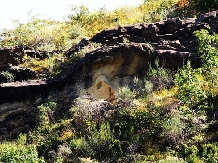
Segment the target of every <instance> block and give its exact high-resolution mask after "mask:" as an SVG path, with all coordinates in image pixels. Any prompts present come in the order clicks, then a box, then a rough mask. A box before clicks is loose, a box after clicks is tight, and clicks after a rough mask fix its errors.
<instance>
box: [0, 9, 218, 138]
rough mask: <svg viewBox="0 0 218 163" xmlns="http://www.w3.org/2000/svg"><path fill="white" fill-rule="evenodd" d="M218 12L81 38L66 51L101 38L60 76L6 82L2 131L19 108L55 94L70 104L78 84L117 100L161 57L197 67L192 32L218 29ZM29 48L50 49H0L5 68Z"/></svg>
mask: <svg viewBox="0 0 218 163" xmlns="http://www.w3.org/2000/svg"><path fill="white" fill-rule="evenodd" d="M217 13H218V12H216V11H215V12H211V13H207V14H205V15H202V16H201V17H200V18H198V19H194V18H189V19H184V20H181V19H179V18H172V19H167V20H164V21H161V22H156V23H153V24H146V23H140V24H135V25H129V26H123V27H118V28H114V29H106V30H104V31H102V32H100V33H98V34H96V35H95V36H94V37H93V38H91V39H83V40H81V42H80V43H79V44H77V45H75V46H73V47H72V48H71V49H69V50H68V51H66V52H65V56H66V57H68V58H73V57H74V55H75V54H76V53H78V52H80V51H82V50H84V49H86V48H88V47H90V46H91V45H92V44H93V43H94V44H95V43H100V44H101V45H100V46H99V47H98V48H95V50H92V51H90V52H88V53H86V54H84V57H82V58H77V59H75V61H74V62H73V63H72V64H71V65H70V66H68V67H67V68H66V69H65V71H64V72H63V73H62V74H61V75H59V76H57V77H56V78H53V79H49V80H46V81H43V80H38V81H36V80H27V79H28V77H26V78H25V80H26V81H22V82H21V81H16V82H11V83H2V84H1V85H0V135H1V130H2V132H9V131H12V129H9V128H6V129H4V124H5V123H6V122H8V117H10V116H11V115H12V114H13V115H15V114H18V115H20V112H22V113H24V112H25V114H26V115H28V116H29V117H31V116H30V115H32V114H33V113H34V112H31V111H30V110H31V109H32V110H34V109H35V108H36V107H37V105H39V104H41V103H43V102H44V101H46V99H48V100H54V99H56V101H57V102H58V101H60V102H62V103H63V102H64V103H66V105H67V104H69V105H70V104H71V103H72V101H73V99H74V98H75V97H76V96H78V95H80V94H81V93H78V90H79V91H81V90H83V91H86V92H89V93H91V94H93V96H94V97H95V98H97V99H104V100H107V101H110V102H114V100H115V98H116V92H117V90H118V88H119V87H122V86H126V85H128V86H130V87H131V85H132V83H133V82H132V81H133V78H134V76H136V75H137V76H139V77H142V76H144V75H145V74H146V71H147V69H148V68H149V64H151V65H154V62H155V60H156V59H159V61H160V63H161V64H162V66H163V67H165V68H168V69H171V70H177V69H178V68H179V67H182V66H183V64H184V63H185V62H186V61H188V60H191V61H192V66H193V67H195V68H196V67H199V66H201V64H202V62H201V60H200V58H199V55H198V54H197V43H196V40H195V37H194V35H193V32H194V31H196V30H199V29H209V26H210V27H211V28H210V29H209V30H210V31H211V32H218V25H217V22H218V16H216V15H217ZM25 53H28V54H29V55H36V54H37V56H38V57H40V56H41V58H44V57H45V55H44V53H45V52H44V53H42V52H40V53H38V52H33V50H31V49H29V50H27V49H26V51H25V49H23V47H22V48H19V47H18V48H12V49H0V70H4V69H5V68H6V67H8V64H9V63H10V64H12V65H16V58H22V56H23V55H24V54H25ZM45 54H46V53H45ZM27 74H28V73H27ZM32 75H33V74H32ZM66 105H65V106H66ZM26 108H28V109H27V110H26ZM63 108H64V107H63ZM66 108H67V106H66V107H65V109H66ZM22 125H23V126H22ZM22 125H21V126H17V127H21V128H22V127H24V126H26V125H27V124H26V123H22ZM28 125H29V124H28ZM29 126H30V125H29ZM11 128H13V127H11Z"/></svg>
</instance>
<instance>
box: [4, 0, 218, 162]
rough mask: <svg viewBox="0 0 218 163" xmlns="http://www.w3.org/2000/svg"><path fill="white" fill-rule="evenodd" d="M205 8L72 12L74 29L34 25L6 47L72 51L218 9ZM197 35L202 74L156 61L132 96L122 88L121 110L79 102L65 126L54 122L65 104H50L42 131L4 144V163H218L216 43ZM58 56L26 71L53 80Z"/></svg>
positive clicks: (184, 5)
mask: <svg viewBox="0 0 218 163" xmlns="http://www.w3.org/2000/svg"><path fill="white" fill-rule="evenodd" d="M202 3H203V2H202V1H201V0H192V1H191V0H190V1H188V0H180V1H175V0H168V1H163V0H147V1H145V2H144V3H143V4H142V5H141V6H139V7H136V8H122V9H117V10H116V11H115V12H107V11H104V10H101V11H98V12H96V13H92V12H89V11H88V9H87V8H85V7H84V6H82V7H79V8H73V9H72V10H73V13H72V14H71V15H70V16H69V17H70V21H69V22H55V21H50V20H38V19H32V20H31V21H30V22H29V23H28V24H19V25H18V27H17V28H15V29H13V30H5V31H4V33H3V34H2V35H3V36H2V37H1V38H2V39H1V46H2V47H4V46H15V45H29V46H33V47H34V48H35V49H40V50H48V51H52V50H54V49H61V50H66V49H68V48H69V47H70V46H72V44H75V43H77V42H78V41H79V40H80V39H81V38H82V37H84V36H89V37H91V36H93V35H94V34H96V33H98V32H99V31H101V30H102V29H104V28H109V27H116V26H119V25H125V24H132V23H138V22H143V21H147V22H153V21H157V20H160V19H164V18H165V17H167V16H168V14H169V15H181V16H185V15H186V14H189V13H191V12H190V9H191V11H192V14H193V15H198V14H199V13H201V11H203V12H204V11H209V10H212V9H217V1H215V0H214V1H207V2H204V4H205V5H204V6H202ZM130 10H131V11H132V12H131V14H130V12H129V11H130ZM193 15H192V16H193ZM194 35H195V36H196V38H197V41H198V45H199V55H200V57H201V59H202V61H203V64H202V67H200V68H196V69H194V68H192V67H191V63H190V62H188V63H187V64H185V65H184V67H183V68H181V69H179V70H178V71H177V72H172V71H170V70H167V69H165V68H163V67H162V66H161V64H160V63H159V61H158V60H156V62H155V65H152V66H150V68H149V70H148V72H147V74H146V76H145V77H144V79H143V80H140V79H139V78H138V77H137V76H136V77H135V78H134V81H133V82H134V89H130V88H128V87H124V88H120V90H119V94H118V97H117V101H116V104H115V105H112V104H110V103H108V102H105V101H102V100H94V99H93V98H92V97H91V96H88V97H86V98H78V99H75V101H74V104H73V105H72V106H71V109H70V110H69V111H68V112H66V113H65V115H64V116H63V117H61V118H58V117H57V116H56V114H55V113H56V111H57V110H58V109H59V108H58V107H59V106H60V105H61V104H58V103H57V101H47V102H46V103H44V104H42V105H39V106H38V107H37V110H38V117H37V118H38V121H37V122H38V124H37V126H36V127H35V128H34V129H33V130H32V131H31V132H29V133H28V134H26V135H22V134H21V135H20V136H19V137H18V138H17V139H14V140H12V141H6V140H5V141H4V142H1V143H0V162H28V163H29V162H33V163H37V162H88V163H92V162H93V163H94V162H96V163H97V162H134V163H139V162H144V163H145V162H162V163H165V162H181V163H183V162H190V163H201V162H202V163H203V162H205V163H208V162H211V163H215V162H218V156H217V155H218V144H217V137H218V135H217V132H218V130H217V127H216V126H217V123H218V121H217V116H216V115H217V106H218V103H217V99H218V56H217V54H218V49H217V44H218V35H217V34H216V33H210V32H209V31H207V30H200V31H196V32H195V33H194ZM98 46H99V45H98ZM93 47H94V48H95V45H93ZM93 47H92V48H93ZM92 48H91V47H90V49H89V50H92ZM78 55H79V56H82V55H84V54H78ZM60 56H61V55H53V56H49V57H48V58H47V59H45V60H44V61H41V62H40V61H37V59H35V58H28V57H26V58H24V62H23V63H22V65H23V66H26V67H28V66H29V67H30V68H32V69H34V70H35V71H38V70H39V69H43V68H42V67H40V66H42V65H43V64H44V66H47V69H50V73H52V71H53V70H54V69H55V68H54V67H55V66H57V65H58V64H60V63H62V62H66V60H65V59H63V58H62V57H60ZM59 57H60V58H59Z"/></svg>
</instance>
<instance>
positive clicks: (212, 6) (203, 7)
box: [189, 0, 218, 13]
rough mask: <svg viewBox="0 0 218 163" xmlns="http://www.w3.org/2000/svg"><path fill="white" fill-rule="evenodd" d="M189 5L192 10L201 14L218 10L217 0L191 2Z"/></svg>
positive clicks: (193, 0)
mask: <svg viewBox="0 0 218 163" xmlns="http://www.w3.org/2000/svg"><path fill="white" fill-rule="evenodd" d="M189 3H190V5H191V7H192V9H195V10H196V11H198V12H200V13H204V12H208V11H212V10H217V9H218V1H217V0H207V1H205V0H189Z"/></svg>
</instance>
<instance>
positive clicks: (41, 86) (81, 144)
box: [0, 6, 218, 163]
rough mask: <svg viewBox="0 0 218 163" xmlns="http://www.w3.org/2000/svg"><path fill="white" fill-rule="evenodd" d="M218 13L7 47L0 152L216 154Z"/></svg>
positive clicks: (153, 157)
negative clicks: (63, 42) (52, 44)
mask: <svg viewBox="0 0 218 163" xmlns="http://www.w3.org/2000/svg"><path fill="white" fill-rule="evenodd" d="M183 7H184V6H183ZM217 15H218V12H217V11H212V12H208V13H205V14H201V15H200V16H199V17H197V18H183V19H182V18H178V17H176V18H166V19H163V20H161V21H157V22H153V23H145V22H141V23H136V24H133V25H120V26H118V27H113V28H108V29H104V30H102V31H101V32H99V33H97V34H94V35H93V36H92V37H91V38H83V39H81V40H80V41H79V42H78V43H75V44H74V45H73V46H72V47H71V48H69V49H68V50H66V51H65V50H64V49H58V50H55V49H49V50H48V49H47V50H46V49H40V48H39V49H37V48H36V47H31V46H30V45H23V44H20V45H17V46H11V47H4V48H1V49H0V61H1V62H0V72H1V74H0V139H1V141H2V143H1V144H0V161H2V162H13V161H15V162H19V161H20V159H22V158H24V157H26V158H25V160H27V162H45V161H46V162H90V163H91V162H217V161H218V158H217V154H218V147H217V131H218V130H217V97H218V72H217V67H218V64H217V63H218V62H217V61H218V57H217V43H218V35H217V33H218V26H217V22H218V16H217ZM15 156H16V157H15ZM16 159H17V160H16ZM33 160H35V161H33Z"/></svg>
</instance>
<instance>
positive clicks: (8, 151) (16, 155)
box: [0, 135, 45, 163]
mask: <svg viewBox="0 0 218 163" xmlns="http://www.w3.org/2000/svg"><path fill="white" fill-rule="evenodd" d="M23 137H25V136H23V135H21V136H20V137H19V139H18V142H2V143H0V162H4V163H12V162H14V163H17V162H23V163H45V160H44V158H43V157H39V155H38V151H37V149H36V146H35V145H26V142H25V141H24V142H23V140H20V139H24V138H23ZM19 142H20V143H19Z"/></svg>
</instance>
